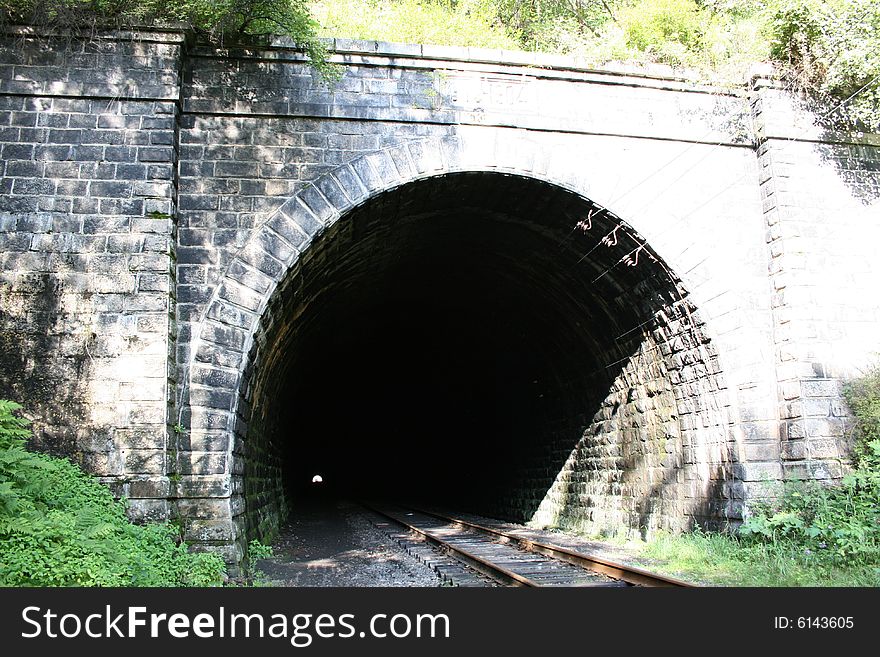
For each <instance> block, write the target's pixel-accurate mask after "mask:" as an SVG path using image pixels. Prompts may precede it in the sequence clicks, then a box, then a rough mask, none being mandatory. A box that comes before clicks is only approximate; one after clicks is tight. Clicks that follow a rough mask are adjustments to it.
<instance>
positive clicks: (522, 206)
mask: <svg viewBox="0 0 880 657" xmlns="http://www.w3.org/2000/svg"><path fill="white" fill-rule="evenodd" d="M579 222H587V223H581V224H580V226H578V224H579ZM619 223H620V221H619V219H617V218H616V217H614V216H613V215H611V214H610V213H608V212H605V211H604V210H601V209H600V208H598V207H596V206H594V205H593V204H592V203H591V202H590V201H588V200H586V199H584V198H582V197H580V196H578V195H576V194H574V193H572V192H569V191H567V190H564V189H562V188H560V187H557V186H554V185H550V184H547V183H544V182H541V181H538V180H535V179H530V178H525V177H520V176H513V175H506V174H500V173H485V172H481V173H460V174H449V175H444V176H438V177H433V178H427V179H424V180H420V181H417V182H413V183H409V184H407V185H404V186H402V187H399V188H397V189H394V190H391V191H388V192H385V193H383V194H381V195H379V196H377V197H374V198H373V199H371V200H369V201H367V202H366V203H364V204H363V205H361V206H359V207H357V208H355V209H354V210H353V211H351V212H350V213H349V214H347V215H346V216H344V217H342V218H341V219H340V220H339V221H338V222H337V223H336V224H335V225H334V226H333V227H332V228H330V229H329V230H328V231H327V232H326V233H325V234H323V235H322V236H321V237H320V238H318V239H317V240H316V243H315V244H313V245H312V246H311V247H310V248H309V249H308V251H307V253H306V254H304V256H303V257H302V258H301V259H300V261H299V263H298V264H297V265H296V266H295V267H294V268H293V270H292V271H291V272H290V273H289V274H288V276H287V277H286V279H285V281H284V282H283V283H282V285H281V286H280V288H279V291H278V292H277V293H276V294H275V296H274V297H273V300H272V302H271V304H270V308H269V310H268V312H267V314H266V318H265V319H264V322H263V326H262V327H261V330H260V332H259V333H258V336H257V339H256V345H257V348H256V350H255V351H254V352H253V353H252V355H251V365H250V369H249V372H248V373H247V377H248V378H249V381H250V386H249V388H250V390H251V391H252V395H251V399H250V400H249V401H250V406H251V408H252V409H253V415H254V420H255V422H252V426H259V427H260V429H259V431H260V432H261V434H262V435H263V436H265V437H266V440H267V441H268V444H269V445H270V446H269V447H267V448H266V449H267V450H268V451H269V452H272V453H273V454H276V455H277V457H278V459H279V462H280V463H282V464H283V469H284V471H285V472H286V477H287V483H288V488H296V486H297V485H298V484H300V483H302V482H306V481H310V480H311V478H312V476H313V475H314V474H316V473H319V474H322V475H323V476H324V478H325V481H326V482H327V483H328V484H331V485H332V484H334V483H335V484H336V485H337V486H338V487H339V488H342V489H344V490H346V491H348V492H350V493H351V494H355V495H367V496H375V495H380V494H390V493H393V492H395V491H406V492H407V494H409V495H411V496H415V495H418V496H423V497H429V498H430V497H434V496H436V495H439V494H440V493H438V491H440V490H442V491H444V492H443V493H442V495H443V496H444V498H446V499H450V500H451V499H454V500H456V501H457V502H458V503H472V504H471V506H472V508H474V509H475V510H476V509H481V508H482V509H485V508H489V507H491V506H492V505H493V504H494V505H496V506H497V505H498V503H499V500H500V499H502V498H504V497H505V496H507V497H510V496H513V497H517V496H520V497H522V496H525V497H529V496H531V497H530V499H532V498H535V496H536V495H537V496H538V498H539V497H540V495H541V494H542V493H541V490H540V489H541V488H542V487H546V486H548V485H549V483H550V482H551V481H552V479H553V477H554V476H555V475H556V473H557V472H558V470H559V468H560V467H561V465H562V463H563V462H564V460H565V457H566V455H567V454H568V453H569V452H570V451H571V449H572V447H573V446H574V445H575V444H576V443H577V441H578V439H579V438H580V436H581V434H582V432H583V430H584V428H585V427H586V426H587V424H588V423H589V421H590V418H591V417H592V415H593V414H594V413H595V412H596V410H597V409H598V407H599V406H600V405H601V403H602V400H603V399H604V398H605V397H606V395H607V394H608V388H609V385H610V383H611V381H613V379H614V378H615V376H617V375H618V374H619V372H620V367H621V365H620V363H622V362H624V361H626V360H627V359H628V358H629V357H631V356H632V355H633V354H634V353H635V352H636V351H638V349H639V345H640V343H641V342H642V340H643V338H644V334H645V330H644V327H645V326H647V327H648V329H650V325H651V323H652V322H653V318H654V316H655V314H656V313H657V312H658V311H659V310H660V309H663V308H665V307H668V306H669V305H670V304H673V303H674V302H675V301H677V300H678V299H679V298H680V297H679V292H678V288H677V287H676V283H675V281H673V280H671V279H670V277H669V275H668V273H667V271H666V270H665V268H664V267H663V266H662V265H661V264H660V263H659V261H658V260H657V259H656V257H655V256H654V254H652V253H650V252H649V251H648V249H647V247H645V248H644V249H643V251H642V252H641V256H642V257H641V258H640V259H639V262H638V264H637V265H636V266H628V265H626V264H625V263H621V262H620V260H621V258H622V257H623V256H624V255H625V254H627V253H630V252H631V251H632V250H633V249H635V248H637V246H638V245H639V244H641V243H642V240H641V238H639V237H638V236H637V235H634V234H633V232H632V231H631V229H629V228H628V227H626V226H621V227H620V228H619V229H618V230H617V231H616V233H614V228H615V226H617V225H618V224H619ZM587 224H589V226H590V228H589V230H586V229H585V228H586V225H587ZM609 233H614V234H613V235H612V236H611V237H608V238H606V240H605V242H601V241H600V240H601V239H602V238H603V237H606V236H607V235H608V234H609ZM585 256H586V257H585ZM273 458H274V457H273ZM536 473H538V474H536ZM525 489H529V491H531V492H524V490H525ZM532 489H534V490H532ZM294 494H296V493H294ZM489 498H492V499H491V500H490V499H489ZM528 504H531V505H532V506H534V504H535V503H534V502H530V503H527V504H526V506H528ZM508 515H515V514H508Z"/></svg>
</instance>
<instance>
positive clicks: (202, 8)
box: [0, 0, 880, 130]
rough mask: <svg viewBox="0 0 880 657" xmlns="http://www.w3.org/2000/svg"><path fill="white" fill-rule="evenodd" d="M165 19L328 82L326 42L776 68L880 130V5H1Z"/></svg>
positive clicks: (593, 1)
mask: <svg viewBox="0 0 880 657" xmlns="http://www.w3.org/2000/svg"><path fill="white" fill-rule="evenodd" d="M315 19H317V20H315ZM157 21H158V22H160V23H161V22H167V21H175V22H180V23H183V24H184V25H185V26H187V27H188V29H189V30H190V31H192V32H193V33H195V34H198V35H200V36H201V37H203V38H207V39H210V40H212V41H214V42H215V43H219V44H224V45H231V44H247V43H250V42H253V41H254V39H258V38H260V37H264V36H266V35H269V34H279V35H287V36H290V37H291V38H292V39H293V40H294V42H296V43H297V44H299V46H300V47H302V48H303V49H304V50H305V51H306V53H307V54H308V56H309V58H310V60H311V62H312V64H313V65H314V66H315V68H316V69H317V70H318V71H319V72H320V73H321V74H322V75H323V77H324V78H325V79H326V80H328V81H329V80H332V79H333V78H334V77H335V76H336V75H338V72H337V71H336V70H335V69H334V67H333V66H331V65H330V64H329V63H328V61H327V51H326V48H325V46H324V45H323V43H322V42H321V40H320V39H319V38H318V37H319V36H323V37H348V38H358V39H375V40H379V41H396V42H406V43H432V44H440V45H456V46H476V47H483V48H502V49H508V50H511V49H523V50H536V51H542V52H551V53H562V54H570V55H575V56H579V57H582V58H583V59H584V61H585V62H586V63H589V64H591V65H595V66H601V65H602V64H605V63H607V62H610V61H623V62H630V63H648V62H658V63H663V64H669V65H672V66H675V67H684V68H688V69H691V70H692V71H694V72H697V73H699V74H701V75H703V76H704V77H705V78H706V79H707V80H709V81H712V82H714V83H720V84H739V83H741V82H742V80H743V79H744V77H745V76H746V74H747V72H748V71H749V69H750V68H751V67H752V66H753V65H754V64H755V63H758V62H769V61H773V62H775V63H776V64H777V65H779V66H780V67H781V69H782V71H783V72H784V73H785V74H786V77H787V79H788V80H789V81H790V83H791V85H792V87H793V88H795V89H797V90H800V91H803V92H806V93H808V94H810V95H812V96H814V97H817V98H819V99H821V100H823V101H824V102H826V103H827V104H828V106H829V107H834V106H836V105H837V104H838V103H841V102H843V101H846V105H845V106H844V107H842V108H841V109H840V110H839V111H838V112H836V114H835V119H838V122H842V123H844V124H855V125H856V126H858V127H860V128H864V129H869V130H880V1H878V0H0V24H9V23H15V24H30V25H44V26H50V27H51V26H55V27H70V26H79V27H98V26H110V27H112V26H124V25H132V24H150V23H153V22H157ZM321 26H323V27H321ZM851 96H853V97H852V98H851V99H850V97H851Z"/></svg>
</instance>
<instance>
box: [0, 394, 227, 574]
mask: <svg viewBox="0 0 880 657" xmlns="http://www.w3.org/2000/svg"><path fill="white" fill-rule="evenodd" d="M19 408H20V407H19V405H18V404H16V403H14V402H11V401H5V400H0V586H214V585H219V584H221V583H222V582H223V579H224V576H225V566H224V564H223V561H222V560H221V559H220V557H218V556H217V555H214V554H191V553H189V552H188V551H187V547H186V545H185V544H183V543H182V542H180V541H179V532H178V530H177V529H176V528H175V527H174V526H172V525H169V524H157V523H151V524H146V525H135V524H132V523H131V522H129V521H128V520H127V519H126V516H125V506H124V504H123V503H122V502H118V501H116V500H114V499H113V496H112V495H111V494H110V490H109V489H108V488H107V487H106V486H104V485H103V484H101V483H100V482H98V481H97V480H96V479H95V478H94V477H91V476H89V475H87V474H85V473H84V472H83V471H82V470H80V469H79V468H78V467H77V466H75V465H73V464H72V463H71V462H70V461H68V460H66V459H60V458H55V457H51V456H47V455H45V454H36V453H33V452H30V451H28V450H27V449H26V448H25V441H26V440H27V439H28V438H29V436H30V431H29V429H28V422H27V421H26V420H25V419H23V418H22V417H20V416H19V415H18V414H17V413H16V411H18V410H19Z"/></svg>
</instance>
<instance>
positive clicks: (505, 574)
mask: <svg viewBox="0 0 880 657" xmlns="http://www.w3.org/2000/svg"><path fill="white" fill-rule="evenodd" d="M363 506H364V507H366V508H367V509H369V510H370V511H372V512H374V513H377V514H379V515H380V516H383V517H385V518H388V519H389V520H391V521H392V522H396V523H397V524H399V525H403V526H404V527H406V528H407V529H409V530H411V531H414V532H416V533H417V534H419V535H420V536H422V537H424V539H425V540H426V541H428V542H429V543H431V544H433V545H435V546H437V547H438V548H439V549H440V550H441V551H442V552H444V553H446V554H448V555H449V556H450V557H452V558H453V559H457V560H458V561H461V562H462V563H465V564H467V565H468V566H470V567H471V568H473V569H474V570H476V571H477V572H480V573H482V574H483V575H486V576H487V577H489V578H491V579H493V580H495V581H496V582H498V583H500V584H505V585H507V586H535V587H539V586H541V585H540V584H538V583H537V582H535V581H534V580H531V579H529V578H528V577H524V576H522V575H520V574H518V573H515V572H513V571H511V570H508V569H507V568H504V567H503V566H499V565H497V564H494V563H492V562H491V561H487V560H486V559H483V558H482V557H478V556H477V555H475V554H471V553H470V552H468V551H467V550H463V549H462V548H460V547H457V546H455V545H451V544H450V543H447V542H446V541H444V540H443V539H442V538H440V537H439V536H436V535H434V534H432V533H431V532H429V531H426V530H424V529H422V528H420V527H416V526H415V525H413V524H412V523H409V522H406V521H405V520H401V519H400V518H398V517H396V516H393V515H391V514H390V513H386V512H385V511H382V510H381V509H377V508H375V507H373V506H370V505H369V504H364V505H363ZM419 513H421V512H419ZM428 515H433V514H428Z"/></svg>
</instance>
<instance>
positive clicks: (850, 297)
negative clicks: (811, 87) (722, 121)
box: [753, 80, 880, 481]
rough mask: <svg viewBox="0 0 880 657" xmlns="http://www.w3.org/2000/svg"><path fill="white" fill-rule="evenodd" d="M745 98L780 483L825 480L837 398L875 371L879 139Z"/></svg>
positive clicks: (837, 436) (839, 429) (845, 423)
mask: <svg viewBox="0 0 880 657" xmlns="http://www.w3.org/2000/svg"><path fill="white" fill-rule="evenodd" d="M755 86H756V89H757V92H756V94H755V98H754V101H753V112H754V116H755V122H756V132H757V138H758V162H759V167H760V174H759V181H760V189H761V196H762V199H763V211H764V218H765V221H766V224H767V242H768V246H769V250H770V252H769V268H768V274H769V277H770V281H771V285H772V289H773V322H774V324H773V325H774V331H773V339H774V347H775V367H776V379H777V382H778V388H777V399H778V405H779V419H780V423H779V438H780V451H781V468H782V476H784V477H785V478H813V479H819V480H826V481H828V480H834V479H837V478H839V477H840V476H841V475H842V473H843V472H844V471H845V470H846V468H847V465H848V448H849V446H850V440H851V434H850V428H851V427H850V422H849V418H850V416H849V411H848V409H847V407H846V404H845V402H844V401H843V399H842V394H841V390H842V386H843V385H845V383H846V381H847V380H848V379H850V378H852V377H854V376H858V375H860V374H862V373H864V372H865V371H866V370H867V369H868V368H870V366H871V365H873V364H876V363H877V354H878V350H877V337H876V336H877V325H878V320H880V312H878V306H877V299H878V298H880V297H878V294H877V290H876V282H877V270H878V265H877V256H876V248H875V245H876V244H877V240H878V239H880V220H878V219H880V210H878V201H880V137H878V136H877V135H870V134H867V135H866V134H863V133H859V132H856V131H852V132H840V131H837V130H834V129H831V128H830V127H823V125H824V126H828V125H832V126H833V125H836V124H838V123H839V121H836V119H837V117H836V116H835V115H834V108H833V107H829V108H824V109H820V108H811V107H808V106H807V105H806V104H805V103H804V102H803V101H800V100H799V99H797V98H794V97H792V96H791V95H790V94H788V93H786V92H784V91H782V90H781V89H779V88H778V87H777V85H775V84H774V83H773V82H771V81H768V80H758V81H757V82H756V85H755ZM817 116H819V117H821V118H823V119H824V120H823V121H817Z"/></svg>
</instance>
